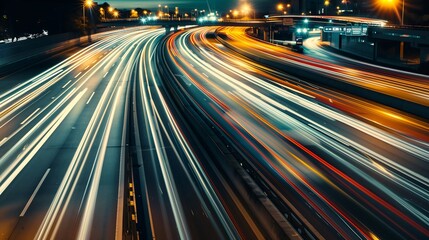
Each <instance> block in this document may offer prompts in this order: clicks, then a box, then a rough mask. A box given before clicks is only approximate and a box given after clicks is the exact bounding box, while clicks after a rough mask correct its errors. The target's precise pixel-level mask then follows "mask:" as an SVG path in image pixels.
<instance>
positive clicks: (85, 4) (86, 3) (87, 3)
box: [82, 0, 93, 30]
mask: <svg viewBox="0 0 429 240" xmlns="http://www.w3.org/2000/svg"><path fill="white" fill-rule="evenodd" d="M92 4H93V2H92V0H85V2H84V3H83V5H82V16H83V29H84V30H85V27H86V19H85V6H87V7H88V8H90V7H92Z"/></svg>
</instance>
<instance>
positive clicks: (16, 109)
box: [0, 29, 150, 239]
mask: <svg viewBox="0 0 429 240" xmlns="http://www.w3.org/2000/svg"><path fill="white" fill-rule="evenodd" d="M149 31H150V30H148V29H132V30H124V31H116V32H110V33H107V34H105V36H104V37H103V38H102V40H100V41H97V42H96V43H94V44H92V45H90V46H88V47H86V48H83V49H82V50H80V51H78V52H77V53H75V54H73V55H72V56H70V57H68V58H66V59H65V60H63V61H62V62H60V63H58V64H56V65H54V66H52V67H51V68H49V69H47V70H46V71H43V72H41V73H39V74H35V75H36V76H34V77H32V78H29V79H26V80H22V79H16V82H17V83H18V84H16V85H14V86H13V87H10V88H9V89H5V90H3V89H2V92H1V95H0V99H1V100H0V102H1V106H0V111H1V113H0V135H1V137H0V138H1V139H2V140H1V143H0V145H1V150H0V151H1V152H0V156H1V159H0V169H1V175H0V202H1V203H0V206H1V208H0V209H1V210H0V212H1V214H0V216H1V217H0V221H1V223H2V224H0V234H1V235H0V238H2V239H28V238H35V239H46V238H70V239H72V238H81V239H82V238H102V239H109V238H110V239H112V238H114V237H115V236H116V235H117V234H118V236H120V235H121V232H122V211H123V208H124V207H123V202H122V201H120V200H121V199H123V196H122V194H123V193H122V192H121V191H123V188H124V187H123V186H124V182H123V179H124V178H123V175H122V173H121V171H123V168H124V164H125V163H124V158H125V141H126V135H125V134H124V132H125V129H126V126H127V122H126V116H127V108H126V106H127V105H129V101H128V99H127V98H126V97H125V96H126V95H127V93H128V92H129V90H130V82H131V81H130V80H129V76H128V75H129V72H127V71H122V69H127V68H130V66H131V65H132V62H129V61H128V58H132V57H135V56H136V52H138V50H136V49H133V48H132V46H133V45H134V44H135V42H136V41H138V40H139V38H141V37H142V36H144V35H145V34H147V33H148V32H149ZM32 70H34V69H32ZM19 75H22V73H20V74H19ZM13 77H14V75H12V76H7V78H8V79H9V80H8V81H9V82H10V83H12V82H13V80H11V79H10V78H12V79H13ZM100 199H102V201H100ZM112 209H113V210H112Z"/></svg>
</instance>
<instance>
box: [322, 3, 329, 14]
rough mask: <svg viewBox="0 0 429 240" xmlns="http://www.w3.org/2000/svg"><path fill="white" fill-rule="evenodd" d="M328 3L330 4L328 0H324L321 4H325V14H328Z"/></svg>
mask: <svg viewBox="0 0 429 240" xmlns="http://www.w3.org/2000/svg"><path fill="white" fill-rule="evenodd" d="M329 4H330V2H329V0H325V2H324V3H323V5H325V15H328V6H329Z"/></svg>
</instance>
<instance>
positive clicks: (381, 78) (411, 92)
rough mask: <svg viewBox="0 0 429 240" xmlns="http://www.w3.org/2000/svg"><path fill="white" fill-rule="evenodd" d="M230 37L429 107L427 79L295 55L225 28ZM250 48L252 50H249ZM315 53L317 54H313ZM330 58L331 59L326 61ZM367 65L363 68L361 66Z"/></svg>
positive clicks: (262, 52)
mask: <svg viewBox="0 0 429 240" xmlns="http://www.w3.org/2000/svg"><path fill="white" fill-rule="evenodd" d="M222 31H223V32H225V33H227V34H228V37H229V38H230V39H229V40H230V41H229V42H233V43H235V46H236V47H237V48H238V49H241V50H243V51H245V52H246V53H248V54H251V55H252V56H255V57H263V59H267V60H272V61H276V62H281V63H283V64H285V65H290V66H297V67H300V68H304V69H306V71H307V72H311V73H319V74H320V75H321V76H328V77H330V78H334V79H336V80H339V81H343V82H346V83H348V84H351V85H355V86H359V87H362V88H366V89H370V90H372V91H376V92H380V93H383V94H386V95H388V96H393V97H395V98H399V99H403V100H407V101H410V102H414V103H418V104H420V105H423V106H426V107H427V106H429V98H428V95H427V92H428V88H429V85H428V84H427V81H428V79H429V77H428V76H425V75H419V74H412V73H411V74H410V73H406V72H401V71H392V70H386V69H385V70H383V69H382V68H380V67H374V66H373V67H370V65H369V64H368V65H363V64H361V65H360V66H359V68H356V67H351V66H350V64H344V63H341V64H339V62H338V60H337V61H336V62H332V61H331V60H332V57H331V56H332V54H329V55H326V54H325V53H320V52H319V53H318V54H316V55H314V54H313V55H314V56H312V55H311V53H310V54H309V55H303V54H299V53H293V52H291V51H288V50H287V49H285V48H282V47H279V46H275V45H270V44H263V43H262V42H261V41H259V40H256V39H253V38H249V37H248V36H247V35H246V34H245V28H226V29H224V30H222ZM249 49H251V51H248V50H249ZM313 53H314V52H313ZM325 59H328V60H325ZM362 66H365V67H364V68H363V69H361V68H360V67H362Z"/></svg>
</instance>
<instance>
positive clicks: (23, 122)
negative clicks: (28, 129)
mask: <svg viewBox="0 0 429 240" xmlns="http://www.w3.org/2000/svg"><path fill="white" fill-rule="evenodd" d="M39 110H40V108H38V109H36V111H34V112H33V113H32V114H30V116H28V117H27V118H26V119H25V120H24V121H22V122H21V125H24V124H25V123H26V122H27V121H28V120H29V119H30V118H31V117H33V116H34V114H36V113H37V112H38V111H39Z"/></svg>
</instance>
